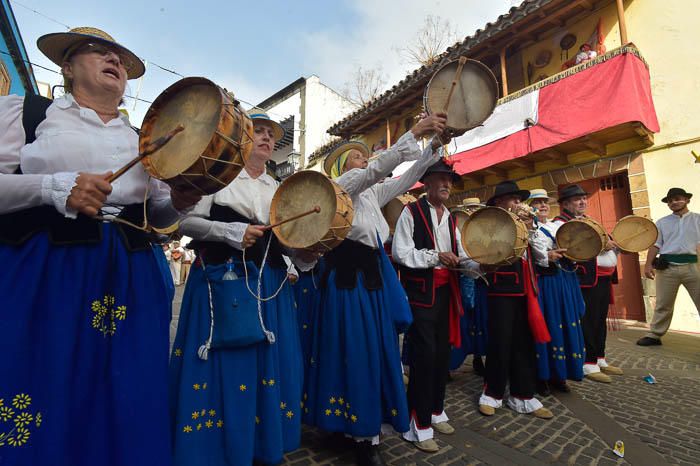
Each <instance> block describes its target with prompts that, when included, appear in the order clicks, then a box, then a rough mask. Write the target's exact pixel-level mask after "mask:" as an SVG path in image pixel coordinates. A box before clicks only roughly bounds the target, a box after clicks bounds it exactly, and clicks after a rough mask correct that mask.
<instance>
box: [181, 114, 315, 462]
mask: <svg viewBox="0 0 700 466" xmlns="http://www.w3.org/2000/svg"><path fill="white" fill-rule="evenodd" d="M248 116H249V117H250V118H251V119H252V120H253V127H254V133H253V149H252V151H251V154H250V156H249V157H248V160H246V162H245V167H244V168H243V170H242V171H241V172H240V174H239V175H238V176H237V177H236V179H234V180H233V181H232V182H231V183H230V184H229V185H228V186H227V187H225V188H224V189H222V190H221V191H219V192H218V193H216V194H214V195H211V196H205V197H204V198H202V200H201V201H200V202H199V203H198V204H197V206H196V207H195V208H194V210H193V211H192V212H191V213H190V214H189V215H188V216H187V217H186V218H185V219H184V220H182V222H181V225H180V230H181V231H182V233H183V234H185V235H187V236H190V237H191V238H193V240H192V242H190V243H189V245H188V246H189V247H190V248H192V249H194V250H195V251H196V252H197V259H196V260H195V262H194V264H193V266H192V268H191V270H190V276H189V278H188V280H187V285H186V288H185V295H184V296H183V300H182V308H181V311H180V320H179V324H178V329H177V336H176V337H175V342H174V344H173V352H172V356H171V364H170V369H171V373H170V376H171V384H170V389H171V403H172V408H171V414H172V416H173V422H174V429H173V438H174V441H175V446H174V451H175V464H176V465H183V466H184V465H187V466H191V465H207V466H209V465H241V466H243V465H250V464H252V463H253V462H254V461H256V462H260V463H264V464H276V463H280V462H281V461H282V459H283V455H284V453H285V452H289V451H292V450H295V449H297V448H298V447H299V443H300V441H301V410H302V408H303V404H302V396H301V394H302V382H303V367H302V360H301V346H300V343H299V331H298V323H297V317H296V309H295V304H294V295H293V291H292V287H291V286H290V283H289V281H288V280H287V278H288V276H287V274H288V271H290V267H289V262H288V259H287V258H286V257H285V256H283V251H282V247H281V245H280V244H279V242H278V241H277V238H276V237H275V236H274V235H273V234H272V231H271V230H267V231H265V230H263V226H264V225H265V224H268V223H269V221H270V203H271V201H272V196H273V195H274V193H275V191H276V190H277V187H278V185H279V183H278V182H277V181H275V180H274V179H273V178H272V177H271V176H270V175H269V174H268V173H267V172H266V170H265V164H266V162H267V161H268V160H270V157H271V156H272V151H273V150H274V146H275V142H276V141H279V140H281V139H282V137H283V135H284V130H283V128H282V127H281V126H280V125H279V123H277V122H275V121H273V120H271V119H270V117H269V116H268V115H267V114H266V113H265V112H263V111H262V110H260V109H257V108H254V109H251V110H249V111H248ZM244 261H245V262H244ZM210 306H211V307H210ZM219 311H221V314H217V312H219ZM251 318H252V320H251ZM229 319H230V320H229Z"/></svg>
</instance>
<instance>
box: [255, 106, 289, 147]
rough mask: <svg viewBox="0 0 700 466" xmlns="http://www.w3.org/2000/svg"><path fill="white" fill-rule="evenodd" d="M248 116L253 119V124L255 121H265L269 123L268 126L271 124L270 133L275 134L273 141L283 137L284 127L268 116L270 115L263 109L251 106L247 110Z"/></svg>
mask: <svg viewBox="0 0 700 466" xmlns="http://www.w3.org/2000/svg"><path fill="white" fill-rule="evenodd" d="M248 116H249V117H250V119H251V120H253V124H255V122H256V121H265V122H267V123H269V124H270V126H272V134H274V136H275V142H279V141H281V140H282V138H283V137H284V128H282V125H280V124H279V123H277V122H276V121H275V120H273V119H272V118H270V115H268V114H267V113H265V110H263V109H261V108H258V107H253V108H251V109H250V110H248Z"/></svg>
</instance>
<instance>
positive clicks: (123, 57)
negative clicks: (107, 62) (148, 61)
mask: <svg viewBox="0 0 700 466" xmlns="http://www.w3.org/2000/svg"><path fill="white" fill-rule="evenodd" d="M78 53H96V54H98V55H100V56H102V57H105V56H107V55H109V54H110V53H113V54H115V55H116V56H117V57H119V62H120V63H121V64H122V65H123V66H124V68H126V69H127V70H129V69H130V68H131V67H132V66H133V61H132V59H131V57H130V56H129V55H127V54H126V53H125V52H124V51H122V50H120V49H118V48H116V47H110V46H108V45H105V44H100V43H93V42H87V43H83V44H81V45H79V46H77V47H76V48H75V49H73V50H68V52H66V57H65V60H68V59H69V58H70V57H72V56H73V55H76V54H78Z"/></svg>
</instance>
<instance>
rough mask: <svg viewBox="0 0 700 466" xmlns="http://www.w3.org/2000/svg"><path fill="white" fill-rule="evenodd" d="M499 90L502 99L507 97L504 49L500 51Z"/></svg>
mask: <svg viewBox="0 0 700 466" xmlns="http://www.w3.org/2000/svg"><path fill="white" fill-rule="evenodd" d="M501 88H502V90H503V97H505V96H507V95H508V75H507V72H506V48H505V46H504V47H503V48H502V49H501Z"/></svg>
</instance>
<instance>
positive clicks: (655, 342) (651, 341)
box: [637, 337, 661, 346]
mask: <svg viewBox="0 0 700 466" xmlns="http://www.w3.org/2000/svg"><path fill="white" fill-rule="evenodd" d="M637 344H638V345H639V346H659V345H661V338H652V337H642V338H640V339H639V340H637Z"/></svg>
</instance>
